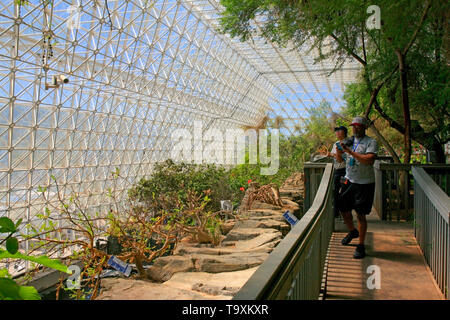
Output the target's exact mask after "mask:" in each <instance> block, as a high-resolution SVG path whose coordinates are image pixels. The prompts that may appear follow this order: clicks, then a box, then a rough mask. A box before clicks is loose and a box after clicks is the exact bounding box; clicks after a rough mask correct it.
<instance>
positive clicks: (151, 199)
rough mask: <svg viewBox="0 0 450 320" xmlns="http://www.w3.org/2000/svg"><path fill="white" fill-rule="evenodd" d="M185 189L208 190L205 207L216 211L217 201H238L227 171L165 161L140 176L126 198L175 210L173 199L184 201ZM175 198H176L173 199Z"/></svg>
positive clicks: (218, 204)
mask: <svg viewBox="0 0 450 320" xmlns="http://www.w3.org/2000/svg"><path fill="white" fill-rule="evenodd" d="M187 190H192V191H195V192H197V193H202V192H204V191H206V190H210V193H209V198H210V201H209V202H208V204H207V206H206V209H209V210H212V211H217V210H219V209H220V200H233V201H235V202H238V201H240V199H239V197H240V196H241V195H240V194H239V187H238V188H236V189H233V185H232V184H230V172H229V170H227V169H225V168H224V167H222V166H217V165H214V164H202V165H195V164H186V163H175V162H173V161H172V160H170V159H169V160H166V161H164V162H161V163H157V164H156V165H155V167H154V170H153V172H152V174H151V175H150V177H148V178H143V179H141V180H140V181H139V182H137V183H136V184H135V185H134V186H133V187H132V188H130V190H129V191H128V195H129V197H130V199H132V200H135V201H138V202H143V203H145V204H146V205H147V206H148V207H149V208H151V209H152V210H153V211H154V212H159V211H160V210H163V209H172V210H173V209H175V208H176V203H175V202H176V201H180V203H182V204H186V203H187V201H188V192H187ZM174 200H176V201H174Z"/></svg>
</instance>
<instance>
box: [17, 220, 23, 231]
mask: <svg viewBox="0 0 450 320" xmlns="http://www.w3.org/2000/svg"><path fill="white" fill-rule="evenodd" d="M22 221H23V219H22V218H20V219H19V221H17V222H16V230H17V228H18V227H19V226H20V224H21V223H22Z"/></svg>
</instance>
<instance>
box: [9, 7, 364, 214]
mask: <svg viewBox="0 0 450 320" xmlns="http://www.w3.org/2000/svg"><path fill="white" fill-rule="evenodd" d="M19 2H22V4H21V5H19V4H18V2H17V1H14V0H9V1H2V2H1V3H0V42H1V45H0V206H1V208H0V210H1V212H0V216H3V215H7V216H9V217H11V218H14V219H18V218H23V219H24V220H25V221H31V220H32V219H33V217H34V216H35V215H36V214H37V213H40V212H42V211H43V210H44V207H45V205H46V203H45V201H44V200H42V199H41V197H40V195H39V192H38V187H39V186H45V187H48V189H47V193H48V197H49V199H50V200H51V199H56V198H57V196H58V194H57V192H59V196H61V197H64V196H65V195H67V194H68V193H69V192H72V191H75V192H78V193H80V194H83V195H86V197H85V198H86V201H88V204H89V206H91V207H92V208H98V207H101V206H102V204H103V202H104V201H105V197H103V196H102V194H104V193H105V191H106V190H109V189H110V188H111V189H114V191H115V192H116V193H117V194H119V195H120V194H123V193H124V191H126V190H127V189H128V188H129V187H130V186H131V185H132V184H133V183H134V182H135V181H136V180H137V179H139V178H140V177H143V176H145V175H147V174H149V173H150V172H151V170H152V164H153V163H155V162H157V161H160V160H164V159H167V158H169V157H170V151H171V148H172V142H171V139H170V135H171V132H172V131H173V130H175V129H177V128H187V129H189V128H192V126H193V123H194V121H202V122H203V124H204V127H207V128H218V129H226V128H242V127H245V126H255V125H257V124H258V123H259V122H260V121H261V119H262V118H264V117H265V116H269V117H271V118H273V117H280V118H281V119H283V128H281V129H282V132H284V134H293V133H294V130H293V128H294V126H295V125H299V124H301V121H302V119H303V117H304V116H305V110H308V108H314V107H315V106H317V105H318V104H319V103H320V102H321V101H322V100H323V99H325V100H327V101H329V102H331V103H332V105H333V107H337V106H339V105H340V104H341V103H342V101H341V95H342V91H343V88H344V84H345V83H346V82H349V81H352V80H353V79H354V78H355V76H356V73H357V72H358V66H357V65H356V63H353V62H349V63H347V64H346V65H345V66H344V68H342V70H340V71H338V72H335V73H333V74H332V75H331V76H327V74H328V73H329V72H330V71H331V70H332V69H333V67H334V62H333V61H329V62H322V63H318V64H314V63H313V60H314V56H311V54H309V55H307V54H305V53H303V52H301V51H299V50H290V49H289V48H284V49H283V48H278V47H277V46H275V45H273V44H270V43H269V44H267V43H265V42H264V41H263V40H262V39H255V41H254V42H248V43H242V42H240V41H238V40H234V39H230V38H229V37H227V36H225V35H222V34H220V33H219V32H217V31H216V30H217V27H218V13H219V11H220V10H221V9H220V5H219V4H218V1H215V0H199V1H190V0H180V1H175V0H120V1H115V0H108V1H103V0H102V1H100V0H90V1H87V0H84V1H81V0H53V1H38V0H36V1H34V0H30V1H19ZM65 78H67V79H68V82H67V83H65V81H64V79H65ZM116 168H118V169H119V170H120V177H119V178H118V181H116V183H114V182H113V179H112V177H111V172H113V171H115V170H116ZM52 177H54V178H55V179H56V182H57V183H58V185H59V186H60V187H59V188H58V190H57V189H56V188H55V184H54V183H53V182H52ZM88 195H89V196H88Z"/></svg>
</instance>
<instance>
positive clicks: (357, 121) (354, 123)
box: [351, 117, 367, 127]
mask: <svg viewBox="0 0 450 320" xmlns="http://www.w3.org/2000/svg"><path fill="white" fill-rule="evenodd" d="M351 126H363V127H367V124H366V119H364V118H363V117H354V118H353V120H352V124H351Z"/></svg>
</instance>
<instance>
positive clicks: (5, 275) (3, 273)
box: [0, 269, 11, 278]
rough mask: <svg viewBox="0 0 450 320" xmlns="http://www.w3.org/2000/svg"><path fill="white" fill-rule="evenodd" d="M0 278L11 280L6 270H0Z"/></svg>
mask: <svg viewBox="0 0 450 320" xmlns="http://www.w3.org/2000/svg"><path fill="white" fill-rule="evenodd" d="M0 278H11V275H10V274H9V272H8V269H0Z"/></svg>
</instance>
